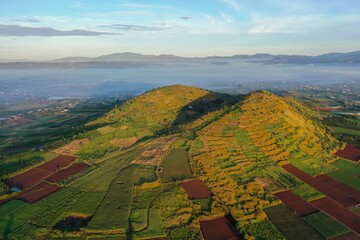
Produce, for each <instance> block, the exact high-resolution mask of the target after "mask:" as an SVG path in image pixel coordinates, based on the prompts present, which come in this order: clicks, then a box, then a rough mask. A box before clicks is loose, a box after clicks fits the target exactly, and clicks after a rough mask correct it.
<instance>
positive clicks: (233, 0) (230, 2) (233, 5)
mask: <svg viewBox="0 0 360 240" xmlns="http://www.w3.org/2000/svg"><path fill="white" fill-rule="evenodd" d="M223 2H224V3H225V4H227V5H228V6H230V7H231V8H233V9H235V10H236V11H239V10H240V9H241V5H240V3H239V2H238V1H237V0H223Z"/></svg>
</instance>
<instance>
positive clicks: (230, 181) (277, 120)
mask: <svg viewBox="0 0 360 240" xmlns="http://www.w3.org/2000/svg"><path fill="white" fill-rule="evenodd" d="M313 116H314V113H312V112H311V110H309V109H307V107H305V106H303V105H301V104H300V103H298V102H296V101H295V100H292V99H284V98H281V97H278V96H276V95H274V94H271V93H268V92H265V91H258V92H254V93H252V94H250V95H249V96H248V97H247V98H246V99H245V100H244V101H242V102H241V103H238V104H237V107H236V108H235V109H234V110H231V111H230V112H229V113H226V114H225V115H224V116H222V117H221V118H220V119H218V120H216V121H213V122H212V123H210V124H209V125H207V126H206V127H204V128H202V129H201V130H199V131H198V132H197V136H198V137H197V139H196V140H195V141H194V144H193V146H192V148H191V151H190V152H191V156H192V165H193V166H194V169H195V173H196V174H197V175H198V177H199V178H200V180H202V181H204V182H205V183H206V184H207V185H208V186H209V187H210V189H211V191H212V192H213V193H214V194H215V196H217V197H218V198H219V201H220V202H222V203H224V204H225V206H226V207H227V209H228V210H229V211H230V212H231V214H232V216H233V217H234V218H235V220H237V221H238V222H241V223H242V224H243V225H244V227H245V228H247V231H248V232H251V229H250V225H251V226H254V225H253V224H254V221H255V222H258V224H261V223H262V222H263V220H264V219H265V218H266V215H265V214H264V212H263V211H262V209H263V208H264V207H266V206H270V205H273V204H277V202H276V201H277V200H275V199H274V198H269V197H268V194H269V193H271V192H274V191H278V190H281V189H288V188H291V187H293V186H296V185H299V184H300V182H299V181H298V180H296V179H295V178H294V177H293V176H291V175H290V174H288V173H287V172H285V171H284V170H283V169H282V168H281V165H283V164H286V163H292V164H294V165H296V166H298V167H299V168H301V169H303V170H304V171H306V172H308V173H310V174H318V173H322V172H329V171H331V170H332V169H333V168H332V166H331V165H330V164H329V163H328V162H329V161H331V160H333V159H334V157H333V156H332V155H331V151H332V149H333V148H335V147H336V144H337V142H336V141H335V140H334V139H333V138H332V136H331V135H329V134H328V133H327V132H326V131H325V130H324V128H323V127H322V126H321V125H319V124H318V123H317V122H316V120H314V119H313ZM204 118H205V119H206V117H204ZM199 142H202V144H199ZM195 144H196V145H197V146H200V147H196V146H195Z"/></svg>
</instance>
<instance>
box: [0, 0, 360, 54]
mask: <svg viewBox="0 0 360 240" xmlns="http://www.w3.org/2000/svg"><path fill="white" fill-rule="evenodd" d="M359 26H360V1H359V0H341V1H339V0H177V1H176V0H139V1H138V0H136V1H124V0H101V1H100V0H87V1H85V0H51V1H49V0H11V1H9V0H0V59H32V60H50V59H56V58H62V57H68V56H88V57H95V56H99V55H105V54H111V53H115V52H136V53H142V54H156V55H157V54H175V55H179V56H187V57H195V56H212V55H222V56H229V55H235V54H255V53H271V54H300V55H318V54H322V53H327V52H350V51H356V50H360V27H359Z"/></svg>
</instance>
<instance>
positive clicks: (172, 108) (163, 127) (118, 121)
mask: <svg viewBox="0 0 360 240" xmlns="http://www.w3.org/2000/svg"><path fill="white" fill-rule="evenodd" d="M231 101H234V98H233V97H230V96H228V95H223V94H219V93H214V92H209V91H206V90H203V89H199V88H194V87H188V86H184V85H172V86H167V87H161V88H157V89H154V90H151V91H148V92H146V93H144V94H142V95H140V96H138V97H135V98H133V99H130V100H129V101H127V102H126V103H124V104H123V105H121V106H118V107H116V108H114V109H113V110H111V111H110V112H109V113H108V114H106V115H105V116H104V117H102V118H100V119H98V120H96V121H93V122H91V123H89V124H88V127H92V126H97V125H101V126H103V127H100V128H98V129H97V130H94V131H92V132H91V133H88V134H85V136H84V137H87V138H89V140H90V143H89V144H88V145H86V146H84V147H83V148H82V149H80V151H79V152H78V154H79V155H80V156H81V157H82V158H84V159H88V158H96V157H100V156H102V155H104V154H106V153H107V152H110V151H113V150H115V149H117V148H127V147H129V146H131V145H132V144H134V143H135V142H137V141H138V140H139V139H143V138H145V137H150V136H154V135H159V134H163V133H165V132H170V131H173V130H174V128H175V127H176V126H177V125H178V124H180V123H186V122H188V121H191V120H192V119H196V118H198V117H199V116H201V115H203V114H205V113H207V112H209V111H211V110H213V109H217V108H221V107H222V106H223V105H225V104H227V103H229V102H231Z"/></svg>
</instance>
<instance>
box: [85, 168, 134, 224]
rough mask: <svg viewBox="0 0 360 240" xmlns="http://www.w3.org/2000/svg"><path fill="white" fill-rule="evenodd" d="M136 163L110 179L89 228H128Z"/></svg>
mask: <svg viewBox="0 0 360 240" xmlns="http://www.w3.org/2000/svg"><path fill="white" fill-rule="evenodd" d="M138 169H139V166H137V165H131V166H128V167H125V168H124V169H122V170H120V171H119V173H118V174H117V176H116V177H115V178H114V180H113V181H112V183H111V185H110V187H109V190H108V192H107V194H106V196H105V198H104V199H103V201H102V203H101V205H100V206H99V208H98V209H97V210H96V212H95V215H94V216H93V217H92V219H91V221H90V223H89V228H90V229H98V230H101V229H124V231H126V229H128V228H129V221H128V218H129V215H130V211H131V202H132V198H133V195H132V194H133V184H134V182H133V181H134V175H135V172H136V171H137V170H138Z"/></svg>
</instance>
